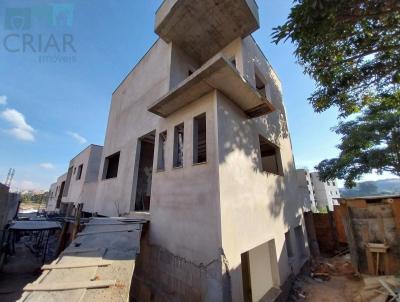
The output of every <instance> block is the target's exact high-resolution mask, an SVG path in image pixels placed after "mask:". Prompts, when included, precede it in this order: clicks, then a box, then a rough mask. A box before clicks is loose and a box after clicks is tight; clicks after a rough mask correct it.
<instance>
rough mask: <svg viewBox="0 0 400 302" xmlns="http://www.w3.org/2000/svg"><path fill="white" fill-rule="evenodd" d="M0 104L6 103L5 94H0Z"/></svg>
mask: <svg viewBox="0 0 400 302" xmlns="http://www.w3.org/2000/svg"><path fill="white" fill-rule="evenodd" d="M0 105H7V97H6V96H5V95H0Z"/></svg>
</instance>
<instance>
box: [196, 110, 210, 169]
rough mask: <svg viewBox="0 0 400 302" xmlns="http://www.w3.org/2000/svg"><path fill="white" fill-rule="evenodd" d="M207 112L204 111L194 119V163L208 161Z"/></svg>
mask: <svg viewBox="0 0 400 302" xmlns="http://www.w3.org/2000/svg"><path fill="white" fill-rule="evenodd" d="M206 124H207V122H206V114H205V113H203V114H201V115H199V116H197V117H195V118H194V120H193V163H194V164H199V163H205V162H206V161H207V133H206V127H207V126H206Z"/></svg>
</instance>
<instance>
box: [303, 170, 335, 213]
mask: <svg viewBox="0 0 400 302" xmlns="http://www.w3.org/2000/svg"><path fill="white" fill-rule="evenodd" d="M310 175H311V182H312V186H313V189H314V191H313V193H314V197H315V202H316V205H317V207H318V208H326V207H328V209H329V210H330V211H333V206H334V205H339V202H338V199H339V198H340V192H339V188H338V186H337V181H335V180H334V181H327V182H323V181H321V180H320V179H319V174H318V172H311V173H310Z"/></svg>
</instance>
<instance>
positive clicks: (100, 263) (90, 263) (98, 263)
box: [42, 260, 113, 270]
mask: <svg viewBox="0 0 400 302" xmlns="http://www.w3.org/2000/svg"><path fill="white" fill-rule="evenodd" d="M112 263H113V262H112V261H104V260H100V261H86V262H85V261H81V262H79V263H65V264H64V263H63V264H48V265H43V266H42V270H50V269H66V268H81V267H92V266H109V265H111V264H112Z"/></svg>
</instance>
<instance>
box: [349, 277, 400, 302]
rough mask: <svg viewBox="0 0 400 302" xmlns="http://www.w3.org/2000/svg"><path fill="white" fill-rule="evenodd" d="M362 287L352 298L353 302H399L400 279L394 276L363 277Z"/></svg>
mask: <svg viewBox="0 0 400 302" xmlns="http://www.w3.org/2000/svg"><path fill="white" fill-rule="evenodd" d="M363 281H364V287H362V288H361V289H360V291H359V292H358V293H357V294H356V295H355V296H354V298H353V301H354V302H386V301H397V302H400V279H399V278H397V277H395V276H379V277H369V276H366V275H365V276H363Z"/></svg>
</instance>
